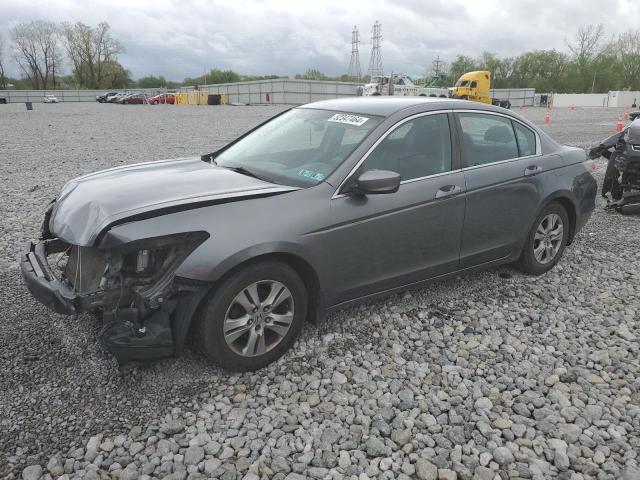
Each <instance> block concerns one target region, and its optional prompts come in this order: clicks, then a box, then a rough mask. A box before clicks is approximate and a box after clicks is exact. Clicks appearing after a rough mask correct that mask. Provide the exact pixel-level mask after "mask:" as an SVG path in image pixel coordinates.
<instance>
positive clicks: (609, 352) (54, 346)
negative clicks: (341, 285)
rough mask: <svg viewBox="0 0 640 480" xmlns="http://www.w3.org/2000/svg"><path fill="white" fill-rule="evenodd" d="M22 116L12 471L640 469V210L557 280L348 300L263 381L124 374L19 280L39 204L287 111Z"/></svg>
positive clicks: (599, 221)
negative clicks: (75, 181) (98, 176)
mask: <svg viewBox="0 0 640 480" xmlns="http://www.w3.org/2000/svg"><path fill="white" fill-rule="evenodd" d="M23 110H24V106H21V105H11V104H10V105H7V106H4V105H3V106H2V108H0V138H2V142H3V147H2V151H1V153H0V159H1V161H0V177H1V179H2V185H3V188H2V192H1V196H0V202H1V205H2V211H3V215H2V216H1V217H0V234H1V235H0V285H1V289H0V311H1V312H2V313H3V315H2V316H1V317H0V476H2V477H3V478H20V477H23V478H25V479H28V480H32V479H33V480H37V479H38V478H40V477H41V476H42V477H43V478H47V479H48V478H63V479H65V480H66V479H68V478H87V479H100V478H105V479H107V478H119V479H121V480H127V479H135V478H141V479H148V478H154V477H155V478H165V479H170V480H174V479H186V478H189V479H196V478H224V479H236V478H245V479H257V478H275V479H283V478H287V479H289V480H296V479H302V478H305V476H308V477H311V478H318V479H320V478H353V479H356V478H357V479H366V478H375V477H377V478H419V479H434V480H435V479H447V480H450V479H462V480H464V479H479V480H485V479H486V480H494V479H495V478H498V479H502V480H505V479H507V478H514V479H515V478H523V479H528V478H533V479H546V478H556V477H557V478H562V479H571V480H580V479H591V478H594V479H595V478H597V479H620V478H622V479H626V480H637V479H640V458H638V456H639V455H640V360H639V357H640V349H639V346H638V339H639V338H640V327H639V320H640V298H639V294H638V292H637V286H638V284H639V283H640V257H639V256H638V232H639V229H640V218H637V217H636V218H633V217H623V216H620V215H617V214H610V213H606V212H604V211H603V210H602V207H603V205H602V202H600V200H598V201H599V204H598V207H597V210H596V212H595V213H594V215H593V217H592V219H591V221H590V222H589V224H588V225H587V226H586V227H585V229H584V230H583V231H582V232H581V234H580V235H579V236H578V238H577V239H576V242H575V243H574V244H573V245H572V246H571V247H570V248H569V249H567V251H566V253H565V257H564V259H563V260H562V262H561V263H560V264H559V265H558V266H557V267H556V268H555V269H554V270H552V271H551V272H549V273H548V274H546V275H543V276H541V277H536V278H534V277H529V276H525V275H522V274H520V273H519V272H517V271H515V270H513V269H511V268H508V267H504V268H500V269H497V270H493V271H487V272H483V273H479V274H474V275H468V276H464V277H460V278H456V279H454V280H451V281H446V282H442V283H439V284H435V285H432V286H429V287H428V288H423V289H416V290H412V291H411V292H407V293H405V294H401V295H396V296H392V297H389V298H386V299H383V300H379V301H376V302H371V303H368V304H366V305H362V306H359V307H353V308H350V309H346V310H343V311H341V312H339V313H337V314H335V315H333V316H332V317H331V318H330V321H329V322H328V323H327V324H326V325H323V326H322V327H321V328H319V329H318V328H314V327H311V326H309V327H308V328H306V329H305V331H304V332H303V335H302V337H301V339H300V340H299V341H298V342H297V343H296V345H295V346H294V348H293V349H292V351H291V352H290V353H289V354H287V355H285V356H284V357H283V358H282V359H281V360H280V361H278V362H277V363H275V364H273V365H271V366H269V367H268V368H266V369H264V370H262V371H260V372H258V373H253V374H252V373H248V374H242V375H238V374H230V373H227V372H224V371H221V370H220V369H217V368H215V367H212V366H210V365H209V364H207V362H206V361H205V360H204V359H203V358H202V357H201V356H200V355H198V354H196V353H194V352H193V351H192V350H187V352H186V354H185V355H184V356H183V357H181V358H179V359H171V360H165V361H162V362H159V363H156V364H153V365H149V366H144V367H138V368H135V369H132V370H128V371H126V372H120V371H118V369H117V366H116V362H115V360H114V359H113V358H112V357H111V356H109V355H108V354H106V353H105V352H104V351H103V350H102V349H101V346H100V343H99V340H98V336H97V332H98V326H97V325H96V322H95V321H93V320H92V319H91V318H90V317H88V316H79V317H75V318H67V317H63V316H59V315H56V314H53V313H50V312H49V311H47V310H46V309H45V308H44V307H42V306H41V305H39V304H38V303H37V302H36V301H35V300H34V299H32V298H31V297H30V295H29V294H28V292H27V291H26V289H25V288H24V286H23V285H22V282H21V279H20V277H19V272H18V268H17V263H16V257H17V255H18V253H19V251H20V248H21V245H22V244H23V243H24V241H26V240H27V239H28V238H30V237H35V236H36V235H37V230H38V226H39V224H40V221H41V216H42V211H43V209H44V207H45V205H46V204H47V202H48V201H49V200H50V199H51V198H53V197H54V196H55V194H56V193H57V192H58V191H59V189H60V187H61V186H62V185H63V183H64V182H65V181H66V180H68V179H69V178H72V177H74V176H77V175H80V174H82V173H86V172H90V171H94V170H97V169H100V168H105V167H109V166H113V165H118V164H120V163H134V162H140V161H147V160H154V159H159V158H170V157H176V156H184V155H190V154H199V153H204V152H208V151H211V150H214V149H215V148H216V147H217V146H220V145H222V144H224V143H225V142H226V141H228V140H229V139H231V138H233V137H235V136H236V135H238V134H239V133H241V132H243V131H245V130H246V129H248V128H250V127H251V126H253V125H255V124H256V123H258V122H259V121H261V120H262V119H264V118H267V117H269V116H270V115H272V114H274V113H275V112H277V111H279V110H280V109H279V108H276V107H216V108H206V107H180V108H178V107H171V106H166V107H165V106H156V107H151V106H119V105H97V104H95V105H94V104H91V105H88V104H58V105H35V111H34V112H29V113H27V112H25V111H23ZM521 113H523V114H524V115H526V116H528V117H530V118H531V119H532V120H533V121H535V122H537V123H542V120H543V116H544V110H542V109H525V110H524V111H523V112H521ZM618 113H620V112H619V111H616V110H613V109H610V110H596V109H593V110H589V109H584V110H583V109H577V110H570V109H564V110H563V109H555V110H554V111H553V113H552V124H551V125H550V126H548V127H544V128H545V129H547V130H548V131H549V132H550V133H551V135H552V136H553V137H554V138H556V139H557V140H559V141H561V142H564V143H568V144H571V145H576V146H580V147H583V148H586V147H588V146H589V145H591V144H592V143H593V142H594V141H596V140H598V139H601V138H603V137H605V136H608V135H609V134H610V133H612V132H613V131H614V128H615V122H616V119H617V115H618ZM603 172H604V165H603V163H602V162H600V165H599V170H598V174H597V176H598V179H599V180H601V178H602V175H603Z"/></svg>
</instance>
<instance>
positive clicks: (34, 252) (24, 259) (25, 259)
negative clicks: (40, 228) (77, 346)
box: [20, 239, 80, 315]
mask: <svg viewBox="0 0 640 480" xmlns="http://www.w3.org/2000/svg"><path fill="white" fill-rule="evenodd" d="M65 248H67V247H66V245H65V244H64V243H63V242H61V241H60V240H58V239H52V240H44V241H42V242H38V243H34V242H29V243H27V245H26V248H25V250H24V252H23V253H22V256H21V257H20V269H21V270H22V277H23V278H24V281H25V284H26V285H27V288H28V289H29V291H30V292H31V294H32V295H33V296H34V297H35V298H36V299H37V300H38V301H39V302H40V303H42V304H44V305H46V306H47V307H49V308H50V309H51V310H53V311H54V312H57V313H62V314H64V315H74V314H76V313H77V312H78V310H79V308H78V307H79V305H80V296H79V295H78V294H77V293H76V292H75V291H74V290H73V289H72V288H71V287H70V286H69V285H67V284H66V283H65V282H63V281H62V280H61V279H59V278H58V277H57V276H56V275H54V274H53V271H52V270H51V267H50V266H49V262H48V260H47V256H48V255H51V254H54V253H62V252H64V250H65Z"/></svg>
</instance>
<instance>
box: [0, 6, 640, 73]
mask: <svg viewBox="0 0 640 480" xmlns="http://www.w3.org/2000/svg"><path fill="white" fill-rule="evenodd" d="M0 12H1V14H0V34H2V35H3V36H4V37H5V43H10V36H9V29H10V28H11V27H12V26H13V25H15V24H16V23H18V22H22V21H30V20H41V19H42V20H52V21H72V22H75V21H81V22H84V23H88V24H92V25H93V24H97V23H98V22H100V21H107V22H109V24H110V25H111V27H112V31H113V35H114V36H115V37H116V38H117V39H119V40H120V41H121V43H122V44H123V45H124V46H125V48H126V53H125V54H123V55H121V57H120V62H121V63H122V64H124V65H125V67H126V68H128V69H129V70H130V71H131V72H132V73H133V77H134V78H139V77H142V76H145V75H164V76H165V77H167V78H170V79H174V80H182V79H183V78H184V77H194V76H199V75H202V74H203V72H204V71H205V70H209V69H211V68H220V69H233V70H235V71H238V72H240V73H244V74H279V75H289V76H292V75H294V74H296V73H302V72H304V71H306V70H307V69H308V68H310V67H313V68H318V69H319V70H321V71H322V72H323V73H325V74H327V75H338V74H341V73H346V71H347V68H348V65H349V57H350V53H351V44H350V42H351V30H352V29H353V26H354V25H357V26H358V28H359V30H360V34H361V44H360V63H361V65H362V69H363V73H366V69H367V66H368V63H369V54H370V49H371V41H370V37H371V26H372V25H373V23H374V22H375V21H376V20H379V21H380V22H381V23H382V32H383V36H384V39H383V42H382V59H383V66H384V69H385V71H389V70H393V71H395V72H405V73H408V74H413V75H422V74H423V73H424V72H425V71H426V70H427V68H428V66H429V65H430V63H431V61H432V60H433V59H434V58H436V56H438V55H439V56H440V57H441V58H443V59H445V60H449V59H451V58H453V57H454V56H455V55H456V54H457V53H463V54H465V55H470V56H477V55H479V54H481V53H482V51H484V50H487V51H490V52H493V53H497V54H499V55H502V56H506V55H509V56H510V55H517V54H518V53H521V52H523V51H527V50H532V49H551V48H556V49H561V50H564V49H566V46H565V45H566V44H565V39H567V38H570V37H571V36H572V35H573V33H574V32H575V31H576V29H577V28H578V26H580V25H586V24H590V23H604V24H605V26H606V27H607V31H608V32H610V33H614V32H620V31H624V30H627V29H631V28H639V26H638V23H637V19H638V18H639V17H640V0H555V1H550V0H483V1H478V0H314V1H310V0H298V1H296V0H289V1H285V0H282V1H281V0H235V1H234V0H225V1H218V0H152V1H150V0H98V1H91V0H29V1H28V2H25V1H24V0H0ZM9 73H10V74H13V75H15V74H17V69H16V67H15V65H11V64H10V65H9Z"/></svg>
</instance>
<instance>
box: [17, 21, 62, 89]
mask: <svg viewBox="0 0 640 480" xmlns="http://www.w3.org/2000/svg"><path fill="white" fill-rule="evenodd" d="M11 36H12V37H13V42H14V43H13V48H14V52H13V55H14V58H15V60H16V63H17V64H18V66H19V67H20V69H21V70H22V71H23V73H24V74H25V76H26V77H27V79H28V80H29V82H30V83H31V85H32V86H33V87H34V88H47V87H49V86H50V85H52V86H53V87H54V88H55V86H56V71H57V70H59V67H60V65H61V63H62V60H61V53H62V52H61V49H60V41H59V30H58V27H57V25H56V24H55V23H53V22H45V21H34V22H28V23H25V22H23V23H19V24H18V25H16V26H15V27H13V28H12V29H11ZM58 73H59V72H58Z"/></svg>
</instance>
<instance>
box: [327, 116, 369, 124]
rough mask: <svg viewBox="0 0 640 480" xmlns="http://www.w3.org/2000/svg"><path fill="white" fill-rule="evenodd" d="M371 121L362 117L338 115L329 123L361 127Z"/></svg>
mask: <svg viewBox="0 0 640 480" xmlns="http://www.w3.org/2000/svg"><path fill="white" fill-rule="evenodd" d="M367 120H369V119H368V118H367V117H361V116H359V115H352V114H350V113H336V114H335V115H334V116H333V117H331V118H330V119H329V122H338V123H347V124H349V125H355V126H356V127H359V126H361V125H362V124H364V122H366V121H367Z"/></svg>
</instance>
